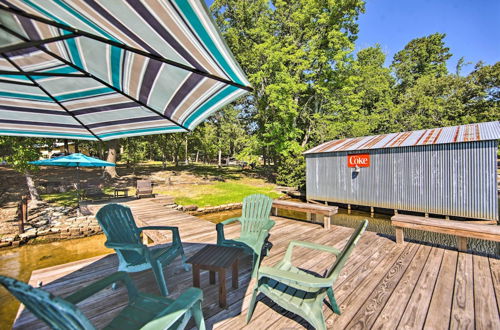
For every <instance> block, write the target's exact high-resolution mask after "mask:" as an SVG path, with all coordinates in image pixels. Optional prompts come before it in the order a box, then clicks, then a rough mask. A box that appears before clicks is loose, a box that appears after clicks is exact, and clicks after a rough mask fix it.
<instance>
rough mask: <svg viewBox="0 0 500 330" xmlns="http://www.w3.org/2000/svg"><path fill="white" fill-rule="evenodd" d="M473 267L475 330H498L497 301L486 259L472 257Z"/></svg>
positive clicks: (499, 321)
mask: <svg viewBox="0 0 500 330" xmlns="http://www.w3.org/2000/svg"><path fill="white" fill-rule="evenodd" d="M472 261H473V265H474V309H475V315H474V319H475V321H476V329H500V320H499V319H498V318H497V317H496V316H498V308H497V306H496V305H497V301H496V298H495V294H494V292H495V289H494V288H493V280H492V278H491V272H489V268H490V267H489V263H488V259H486V258H482V257H478V256H473V258H472Z"/></svg>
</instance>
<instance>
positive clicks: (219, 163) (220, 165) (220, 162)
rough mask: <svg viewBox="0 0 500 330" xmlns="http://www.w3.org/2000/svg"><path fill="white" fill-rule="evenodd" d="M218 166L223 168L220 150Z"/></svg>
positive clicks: (220, 151)
mask: <svg viewBox="0 0 500 330" xmlns="http://www.w3.org/2000/svg"><path fill="white" fill-rule="evenodd" d="M217 166H219V167H222V150H221V149H219V161H218V162H217Z"/></svg>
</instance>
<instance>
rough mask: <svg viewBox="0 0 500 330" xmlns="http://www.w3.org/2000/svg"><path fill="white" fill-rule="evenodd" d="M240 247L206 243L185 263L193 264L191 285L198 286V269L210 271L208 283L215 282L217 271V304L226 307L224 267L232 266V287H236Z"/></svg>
mask: <svg viewBox="0 0 500 330" xmlns="http://www.w3.org/2000/svg"><path fill="white" fill-rule="evenodd" d="M242 252H243V250H242V249H239V248H235V247H228V246H218V245H207V246H205V247H204V248H202V249H201V250H200V251H198V252H196V254H195V255H193V256H192V257H191V258H189V259H188V260H187V263H190V264H192V265H193V267H192V268H193V286H194V287H197V288H199V287H200V270H201V269H206V270H208V271H209V272H210V284H215V272H217V273H219V276H218V277H219V306H220V307H222V308H227V299H226V295H227V290H226V268H229V266H231V268H232V275H233V276H232V284H233V288H235V289H237V288H238V257H239V256H240V254H241V253H242Z"/></svg>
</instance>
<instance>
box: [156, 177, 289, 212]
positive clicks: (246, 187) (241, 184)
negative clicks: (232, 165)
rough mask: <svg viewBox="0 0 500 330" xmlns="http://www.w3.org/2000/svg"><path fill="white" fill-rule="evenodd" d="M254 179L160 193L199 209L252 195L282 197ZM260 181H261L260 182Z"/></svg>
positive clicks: (271, 186)
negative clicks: (256, 182) (255, 182)
mask: <svg viewBox="0 0 500 330" xmlns="http://www.w3.org/2000/svg"><path fill="white" fill-rule="evenodd" d="M253 181H257V180H253V179H247V180H237V181H236V180H235V181H227V182H218V183H215V184H211V185H193V186H192V187H189V189H186V188H184V189H179V190H169V191H164V192H163V191H160V192H159V193H163V194H166V195H170V196H174V197H175V202H176V203H177V204H180V205H197V206H198V207H207V206H216V205H222V204H229V203H237V202H241V201H242V200H243V198H245V197H246V196H248V195H251V194H264V195H267V196H269V197H271V198H277V197H279V196H281V194H280V193H278V192H276V191H275V190H274V187H275V186H274V185H272V184H263V183H262V182H258V184H254V182H253ZM259 181H260V180H259Z"/></svg>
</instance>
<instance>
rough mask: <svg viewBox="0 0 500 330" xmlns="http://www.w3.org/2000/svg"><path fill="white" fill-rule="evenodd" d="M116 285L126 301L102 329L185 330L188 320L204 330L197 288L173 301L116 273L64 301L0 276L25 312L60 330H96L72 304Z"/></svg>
mask: <svg viewBox="0 0 500 330" xmlns="http://www.w3.org/2000/svg"><path fill="white" fill-rule="evenodd" d="M116 282H122V283H124V284H125V286H126V288H127V292H128V299H129V302H128V305H127V306H126V307H125V308H124V309H123V310H121V311H120V313H119V314H118V315H117V316H116V317H115V318H114V319H113V320H112V321H111V322H110V323H109V324H108V325H107V326H106V327H105V329H122V330H125V329H149V330H154V329H184V328H185V327H186V325H187V323H188V321H189V319H190V318H191V317H193V318H194V320H195V323H196V326H197V327H198V329H205V320H204V319H203V313H202V311H201V301H202V299H203V292H202V291H201V290H200V289H198V288H189V289H187V290H186V291H184V292H183V293H182V294H181V295H180V296H179V297H178V298H177V299H175V300H173V299H168V298H164V297H159V296H154V295H150V294H147V293H140V292H138V291H137V289H136V288H135V286H134V284H133V283H132V280H131V279H130V277H129V276H128V275H127V273H125V272H117V273H114V274H112V275H110V276H108V277H106V278H103V279H101V280H98V281H97V282H94V283H92V284H91V285H89V286H87V287H85V288H82V289H80V290H78V291H77V292H76V293H74V294H72V295H70V296H68V297H66V298H64V299H63V298H59V297H56V296H54V295H52V294H51V293H49V292H47V291H45V290H42V289H37V288H33V287H32V286H31V285H29V284H26V283H24V282H21V281H18V280H16V279H13V278H10V277H6V276H1V275H0V284H2V285H3V286H4V287H5V288H6V289H7V290H8V291H9V292H10V293H11V294H12V295H14V296H15V297H16V298H17V299H18V300H19V301H20V302H21V303H23V304H24V305H25V306H26V308H27V309H28V310H30V311H31V312H32V313H33V314H34V315H35V316H36V317H38V318H39V319H40V320H42V321H44V322H45V323H46V324H47V325H49V326H50V327H51V328H52V329H61V330H66V329H67V330H80V329H81V330H89V329H95V327H94V325H93V324H92V323H90V321H89V319H88V318H87V317H86V316H85V315H84V314H83V313H82V312H81V311H80V310H79V309H78V307H77V306H75V305H76V304H77V303H79V302H81V301H83V300H85V299H87V298H88V297H90V296H92V295H94V294H96V293H97V292H99V291H101V290H103V289H105V288H106V287H108V286H110V285H112V284H113V283H116Z"/></svg>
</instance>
